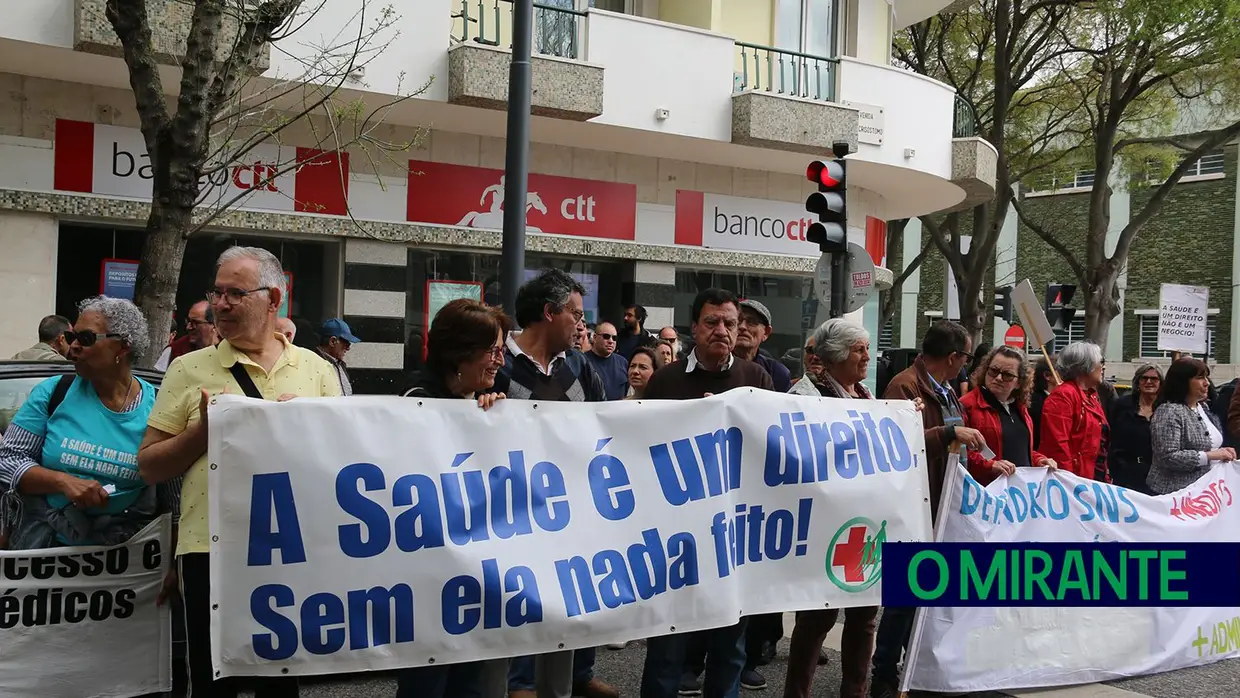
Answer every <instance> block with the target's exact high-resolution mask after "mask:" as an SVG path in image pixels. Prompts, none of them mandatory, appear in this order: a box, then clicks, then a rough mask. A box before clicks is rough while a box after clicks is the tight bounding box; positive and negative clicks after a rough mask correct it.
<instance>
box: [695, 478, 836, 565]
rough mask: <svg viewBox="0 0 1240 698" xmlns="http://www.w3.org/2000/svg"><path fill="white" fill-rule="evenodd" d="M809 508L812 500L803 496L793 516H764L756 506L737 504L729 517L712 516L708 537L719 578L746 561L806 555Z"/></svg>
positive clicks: (780, 511)
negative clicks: (711, 544) (712, 543)
mask: <svg viewBox="0 0 1240 698" xmlns="http://www.w3.org/2000/svg"><path fill="white" fill-rule="evenodd" d="M813 506H814V500H813V499H810V498H808V497H806V498H804V499H802V500H800V501H799V502H797V513H796V514H795V515H794V514H793V513H792V512H791V511H790V510H788V509H776V510H774V511H772V512H770V513H767V512H765V511H764V510H763V507H762V505H760V504H757V505H754V506H749V505H746V504H737V505H736V509H735V515H734V516H732V518H728V517H727V515H726V513H725V512H722V511H721V512H719V513H717V514H715V517H714V519H713V520H712V521H711V524H710V535H711V538H712V539H713V541H714V544H715V562H716V564H717V566H718V572H719V578H720V579H723V578H724V577H727V576H729V575H731V574H732V572H733V570H735V569H736V568H737V567H739V566H741V565H743V564H745V563H747V562H751V563H752V562H762V561H763V560H782V559H784V558H785V557H788V554H789V553H794V555H793V556H794V557H801V556H803V555H805V554H807V553H808V552H809V522H810V513H811V512H812V511H813ZM794 540H795V544H796V546H795V551H794V548H793V543H794Z"/></svg>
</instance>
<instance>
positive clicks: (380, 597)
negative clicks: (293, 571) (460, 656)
mask: <svg viewBox="0 0 1240 698" xmlns="http://www.w3.org/2000/svg"><path fill="white" fill-rule="evenodd" d="M293 606H297V599H296V597H295V596H294V594H293V590H292V589H290V588H289V587H287V586H285V585H283V584H264V585H262V586H260V587H258V588H256V589H254V591H253V592H252V593H251V594H250V615H251V616H252V617H253V618H254V620H255V621H256V622H257V623H258V624H259V625H261V626H263V627H264V628H266V629H267V630H268V632H266V633H254V635H253V636H252V637H251V641H252V642H253V645H254V653H255V654H256V655H258V656H259V657H260V658H262V659H266V660H268V661H273V662H278V661H283V660H285V659H288V658H289V657H292V656H293V655H294V654H296V652H297V649H298V647H299V646H300V647H304V648H305V649H306V651H307V652H309V653H311V654H332V653H335V652H339V651H340V650H341V649H343V648H344V645H345V640H346V639H347V640H348V642H349V649H351V650H358V649H365V648H367V647H380V646H382V645H389V644H392V643H393V642H396V643H405V642H413V637H414V632H413V629H414V618H413V614H414V605H413V589H412V588H411V587H410V586H409V585H408V584H397V585H395V586H393V587H391V588H390V589H385V588H383V587H373V588H371V589H356V590H353V591H350V592H348V593H347V594H345V598H344V599H342V598H341V597H340V596H337V595H336V594H331V593H326V592H320V593H317V594H311V595H310V596H307V597H306V599H305V600H304V601H303V602H302V603H301V606H300V608H298V610H297V612H289V613H284V612H281V611H280V610H279V609H282V608H291V607H293ZM290 615H292V616H294V617H295V618H296V620H294V619H293V618H290V617H289V616H290ZM298 621H300V624H299V623H298ZM299 626H300V627H299Z"/></svg>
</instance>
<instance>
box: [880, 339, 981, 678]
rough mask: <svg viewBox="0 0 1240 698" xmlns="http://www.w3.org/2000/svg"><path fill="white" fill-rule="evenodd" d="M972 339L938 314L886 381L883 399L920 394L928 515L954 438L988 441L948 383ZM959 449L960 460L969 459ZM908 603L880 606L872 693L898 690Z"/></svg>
mask: <svg viewBox="0 0 1240 698" xmlns="http://www.w3.org/2000/svg"><path fill="white" fill-rule="evenodd" d="M972 351H973V339H972V337H970V336H969V332H968V330H966V329H965V328H964V327H963V326H961V325H960V324H959V323H956V322H952V321H951V320H939V321H938V322H935V323H934V324H933V325H931V326H930V329H929V330H928V331H927V332H926V335H925V337H923V338H922V340H921V354H920V355H918V357H917V358H916V359H915V360H914V361H913V365H912V366H909V367H908V368H906V369H904V370H903V371H901V372H900V373H899V374H897V375H896V376H895V377H894V378H892V379H891V382H890V383H888V384H887V391H886V392H885V393H884V394H883V398H884V399H886V400H915V399H916V398H919V397H920V398H922V400H923V401H924V403H925V404H924V407H923V408H922V410H921V419H922V426H923V428H924V429H925V439H926V475H927V476H928V477H929V485H930V516H931V519H935V518H936V517H937V515H938V509H939V494H940V493H941V492H942V490H943V478H944V476H945V475H946V473H947V457H948V451H949V450H950V448H951V445H952V444H953V443H960V444H961V445H962V446H964V447H965V448H976V449H981V448H984V447H985V446H986V441H985V439H983V438H982V434H981V432H979V431H977V430H976V429H970V428H969V427H968V426H967V425H966V424H965V421H964V417H963V415H964V410H963V408H962V407H961V405H960V400H959V399H957V397H956V393H955V391H953V390H952V387H951V383H950V381H951V379H952V378H955V377H956V376H958V375H960V369H962V368H964V365H965V364H966V363H968V362H969V360H970V359H971V358H972V353H971V352H972ZM966 455H967V454H966V451H965V450H964V449H962V450H961V453H960V460H961V463H966V462H968V461H967V459H966ZM913 610H914V609H912V608H884V609H883V616H882V621H881V622H880V624H879V626H878V635H877V638H876V641H875V648H874V669H873V680H872V681H871V683H870V695H871V696H872V697H873V698H895V697H896V696H897V695H899V690H898V688H899V669H898V668H897V667H898V666H899V663H900V658H901V654H902V653H903V652H904V650H905V648H907V646H908V640H909V635H910V634H911V633H912V630H913Z"/></svg>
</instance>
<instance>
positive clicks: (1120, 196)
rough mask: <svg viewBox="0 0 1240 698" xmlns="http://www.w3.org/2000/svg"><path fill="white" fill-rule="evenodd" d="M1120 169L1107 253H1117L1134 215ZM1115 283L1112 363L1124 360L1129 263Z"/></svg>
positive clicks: (1109, 338) (1113, 187)
mask: <svg viewBox="0 0 1240 698" xmlns="http://www.w3.org/2000/svg"><path fill="white" fill-rule="evenodd" d="M1119 169H1120V168H1116V170H1115V172H1112V175H1111V192H1112V193H1111V206H1110V214H1111V225H1110V227H1109V228H1107V241H1106V242H1107V245H1106V249H1107V255H1112V254H1115V245H1116V243H1117V242H1119V234H1120V233H1121V232H1123V230H1124V226H1126V225H1128V221H1129V219H1130V217H1131V215H1132V197H1131V196H1130V195H1129V193H1128V188H1127V186H1126V179H1125V178H1123V177H1121V176H1120V175H1119ZM1115 285H1116V286H1117V287H1118V288H1119V307H1120V313H1119V315H1116V316H1115V318H1114V319H1113V320H1111V326H1110V327H1109V328H1107V361H1110V362H1112V363H1116V362H1121V361H1123V360H1124V316H1125V315H1126V314H1128V308H1126V307H1124V297H1125V296H1126V295H1127V293H1126V291H1127V289H1128V266H1127V265H1124V266H1123V267H1122V268H1121V269H1120V271H1119V277H1118V278H1117V279H1116V280H1115Z"/></svg>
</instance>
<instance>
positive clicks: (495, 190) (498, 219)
mask: <svg viewBox="0 0 1240 698" xmlns="http://www.w3.org/2000/svg"><path fill="white" fill-rule="evenodd" d="M488 196H490V197H491V208H490V209H489V210H488V211H486V212H482V211H471V212H470V213H467V214H465V217H464V218H462V219H461V222H460V223H457V225H463V226H466V227H469V228H490V229H492V230H503V228H504V176H503V175H501V176H500V178H499V184H492V185H491V186H489V187H487V188H486V189H483V190H482V197H481V198H479V199H478V203H479V204H480V205H482V206H485V205H486V203H487V197H488ZM530 209H537V210H538V212H539V213H542V214H543V215H546V214H547V206H546V205H545V204H543V201H542V198H541V197H539V196H538V192H529V193H527V194H526V196H525V215H526V218H527V219H528V218H529V215H530ZM525 229H526V230H527V231H530V232H534V233H540V232H542V230H541V229H539V228H536V227H534V226H530V225H527V226H526V227H525Z"/></svg>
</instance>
